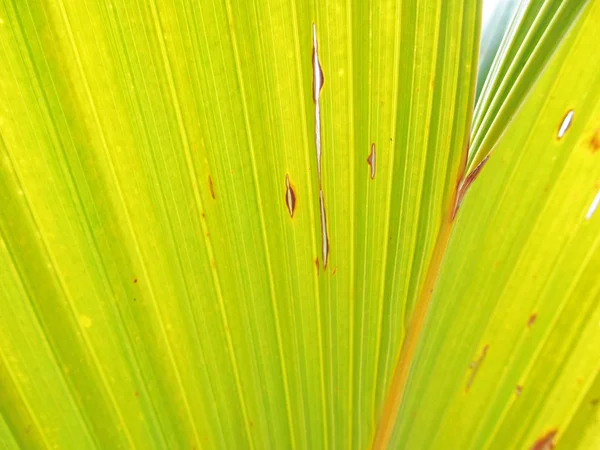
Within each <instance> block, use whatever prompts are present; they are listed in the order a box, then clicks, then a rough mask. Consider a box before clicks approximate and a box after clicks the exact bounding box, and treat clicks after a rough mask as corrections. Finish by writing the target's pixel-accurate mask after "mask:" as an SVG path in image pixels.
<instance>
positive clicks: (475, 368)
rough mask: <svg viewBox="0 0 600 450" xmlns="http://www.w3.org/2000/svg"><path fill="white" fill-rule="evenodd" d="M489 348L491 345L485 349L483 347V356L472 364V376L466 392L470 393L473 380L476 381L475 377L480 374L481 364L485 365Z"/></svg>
mask: <svg viewBox="0 0 600 450" xmlns="http://www.w3.org/2000/svg"><path fill="white" fill-rule="evenodd" d="M488 348H489V345H487V344H486V345H485V347H483V350H482V351H481V355H480V356H479V358H477V361H473V362H472V363H471V365H470V367H471V375H470V376H469V380H468V381H467V385H466V386H465V392H469V389H470V388H471V385H472V384H473V380H475V375H477V372H479V368H480V367H481V364H482V363H483V360H484V359H485V356H486V355H487V351H488Z"/></svg>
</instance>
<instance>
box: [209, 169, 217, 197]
mask: <svg viewBox="0 0 600 450" xmlns="http://www.w3.org/2000/svg"><path fill="white" fill-rule="evenodd" d="M208 189H209V190H210V196H211V197H212V198H213V200H215V199H216V198H215V187H214V186H213V180H212V177H211V176H210V175H209V176H208Z"/></svg>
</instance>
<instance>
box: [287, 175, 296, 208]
mask: <svg viewBox="0 0 600 450" xmlns="http://www.w3.org/2000/svg"><path fill="white" fill-rule="evenodd" d="M285 203H286V205H287V208H288V211H289V213H290V217H294V211H295V210H296V193H295V192H294V188H293V187H292V186H291V185H290V177H289V175H288V174H287V173H286V174H285Z"/></svg>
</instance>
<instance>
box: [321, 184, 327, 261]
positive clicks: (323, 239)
mask: <svg viewBox="0 0 600 450" xmlns="http://www.w3.org/2000/svg"><path fill="white" fill-rule="evenodd" d="M319 203H320V205H321V251H322V258H323V268H324V269H325V268H327V258H328V257H329V236H327V214H326V213H325V200H323V190H322V189H321V190H319Z"/></svg>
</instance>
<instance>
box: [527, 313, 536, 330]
mask: <svg viewBox="0 0 600 450" xmlns="http://www.w3.org/2000/svg"><path fill="white" fill-rule="evenodd" d="M536 319H537V313H533V314H532V315H531V316H529V320H528V321H527V327H528V328H531V326H532V325H533V324H534V323H535V320H536Z"/></svg>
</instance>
